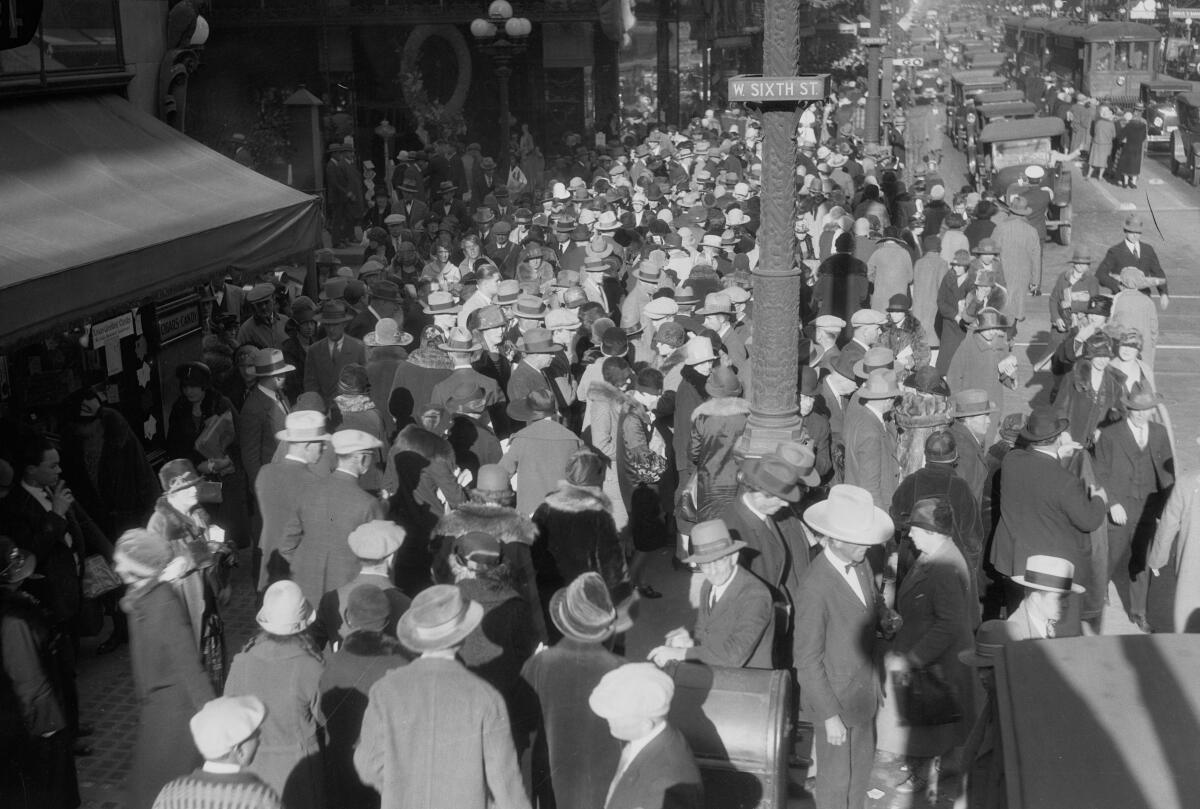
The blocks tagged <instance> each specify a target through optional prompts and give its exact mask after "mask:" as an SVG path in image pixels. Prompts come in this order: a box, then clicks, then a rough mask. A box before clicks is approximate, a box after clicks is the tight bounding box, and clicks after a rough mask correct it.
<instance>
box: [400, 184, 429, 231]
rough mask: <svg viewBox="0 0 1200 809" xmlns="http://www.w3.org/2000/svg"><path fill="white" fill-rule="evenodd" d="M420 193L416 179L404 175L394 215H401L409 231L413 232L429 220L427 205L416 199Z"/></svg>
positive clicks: (419, 186)
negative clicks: (398, 203) (399, 198)
mask: <svg viewBox="0 0 1200 809" xmlns="http://www.w3.org/2000/svg"><path fill="white" fill-rule="evenodd" d="M420 193H421V185H420V183H419V182H418V180H417V178H416V177H413V176H411V175H408V174H406V175H405V176H404V180H403V181H402V182H401V183H400V195H401V200H400V205H399V207H398V208H396V213H399V214H403V215H404V220H405V222H406V223H407V225H408V227H409V229H411V230H415V229H416V228H417V226H418V225H423V224H424V223H425V220H427V219H428V218H429V205H428V204H426V203H425V202H424V201H423V200H420V199H417V196H418V195H419V194H420Z"/></svg>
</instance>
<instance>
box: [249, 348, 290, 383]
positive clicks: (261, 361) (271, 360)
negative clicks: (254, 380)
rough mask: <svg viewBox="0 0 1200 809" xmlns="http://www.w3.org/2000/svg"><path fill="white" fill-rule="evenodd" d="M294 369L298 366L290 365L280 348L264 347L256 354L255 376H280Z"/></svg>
mask: <svg viewBox="0 0 1200 809" xmlns="http://www.w3.org/2000/svg"><path fill="white" fill-rule="evenodd" d="M294 370H296V366H295V365H289V364H288V362H287V361H286V360H285V359H284V358H283V352H282V351H280V350H279V349H278V348H263V349H260V350H259V352H258V353H257V354H255V355H254V375H255V376H279V375H280V374H287V373H291V372H292V371H294Z"/></svg>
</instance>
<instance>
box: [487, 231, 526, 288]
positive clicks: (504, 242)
mask: <svg viewBox="0 0 1200 809" xmlns="http://www.w3.org/2000/svg"><path fill="white" fill-rule="evenodd" d="M512 230H513V226H512V224H511V223H509V222H506V221H504V220H503V219H502V220H500V221H499V222H497V223H496V224H494V225H493V226H492V231H491V235H490V237H489V238H488V240H487V242H486V243H485V244H484V248H483V253H484V255H485V256H487V257H488V258H490V259H491V260H492V261H493V262H494V263H495V264H496V266H497V267H499V268H500V274H501V276H503V277H504V278H515V277H516V274H517V264H518V263H519V261H520V259H521V248H520V246H519V245H517V243H516V242H514V241H513V240H512V238H511V236H512Z"/></svg>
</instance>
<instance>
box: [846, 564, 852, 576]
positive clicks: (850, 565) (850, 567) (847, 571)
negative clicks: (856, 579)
mask: <svg viewBox="0 0 1200 809" xmlns="http://www.w3.org/2000/svg"><path fill="white" fill-rule="evenodd" d="M851 570H854V565H853V564H847V565H846V575H847V576H849V575H850V571H851Z"/></svg>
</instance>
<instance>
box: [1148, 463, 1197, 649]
mask: <svg viewBox="0 0 1200 809" xmlns="http://www.w3.org/2000/svg"><path fill="white" fill-rule="evenodd" d="M1177 543H1178V544H1177ZM1172 549H1174V550H1175V575H1176V576H1177V581H1176V584H1175V626H1174V627H1173V628H1171V631H1172V632H1200V474H1196V475H1191V476H1189V477H1187V478H1185V479H1184V480H1182V481H1180V482H1179V483H1176V484H1175V488H1174V489H1173V490H1172V491H1171V496H1170V497H1169V498H1167V505H1166V508H1164V509H1163V513H1162V516H1161V517H1160V518H1159V522H1158V531H1157V532H1156V533H1155V535H1154V543H1153V544H1152V545H1151V546H1150V552H1149V554H1148V555H1147V557H1146V567H1148V568H1150V569H1151V570H1158V569H1160V568H1163V567H1166V565H1167V562H1168V561H1170V559H1171V550H1172Z"/></svg>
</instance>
